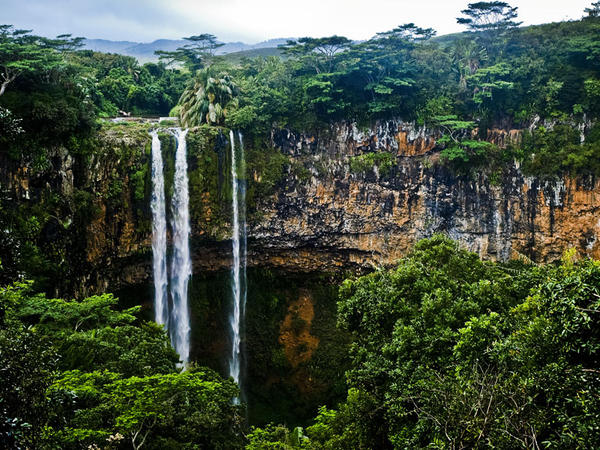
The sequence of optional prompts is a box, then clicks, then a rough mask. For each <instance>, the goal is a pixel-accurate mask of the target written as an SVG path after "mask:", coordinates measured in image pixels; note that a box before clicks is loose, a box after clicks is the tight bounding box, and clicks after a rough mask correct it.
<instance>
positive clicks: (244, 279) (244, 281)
mask: <svg viewBox="0 0 600 450" xmlns="http://www.w3.org/2000/svg"><path fill="white" fill-rule="evenodd" d="M238 138H239V140H240V170H241V172H242V174H243V179H242V181H241V182H238V185H239V196H240V200H239V205H240V220H241V223H242V225H241V232H242V239H241V252H242V256H241V263H242V270H241V277H242V279H241V289H242V305H241V311H240V313H241V315H242V324H241V326H242V330H243V329H244V328H245V317H246V300H247V297H248V295H247V294H248V278H247V276H246V260H247V253H248V244H247V241H248V232H247V229H246V157H245V155H244V138H243V136H242V132H241V131H238ZM243 351H244V349H243V348H241V349H240V353H243ZM240 378H241V377H240Z"/></svg>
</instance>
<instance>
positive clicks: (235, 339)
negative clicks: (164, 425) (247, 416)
mask: <svg viewBox="0 0 600 450" xmlns="http://www.w3.org/2000/svg"><path fill="white" fill-rule="evenodd" d="M238 137H239V142H240V146H239V156H240V165H239V166H238V163H237V155H236V146H235V135H234V132H233V131H229V144H230V149H231V210H232V238H231V241H232V255H233V265H232V268H231V276H232V279H231V295H232V308H231V314H230V316H229V326H230V328H231V355H230V359H229V376H230V377H232V378H233V380H234V381H235V382H236V383H237V384H238V386H239V387H240V396H241V398H242V399H243V398H244V389H243V385H242V361H243V357H242V342H241V341H242V330H243V326H244V324H243V321H244V315H245V314H244V312H245V311H244V310H245V307H246V305H245V303H246V301H245V300H246V282H245V278H246V277H245V273H246V220H245V206H243V205H245V203H246V198H245V187H244V183H245V182H244V180H243V179H242V180H240V178H239V173H243V172H244V171H243V169H244V152H243V139H242V135H241V133H239V134H238ZM234 401H235V402H236V403H239V399H235V400H234Z"/></svg>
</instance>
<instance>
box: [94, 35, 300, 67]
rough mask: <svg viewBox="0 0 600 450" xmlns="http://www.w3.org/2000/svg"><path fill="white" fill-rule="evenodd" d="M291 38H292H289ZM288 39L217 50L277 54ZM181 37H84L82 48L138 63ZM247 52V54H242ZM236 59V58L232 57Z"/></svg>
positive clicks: (181, 43)
mask: <svg viewBox="0 0 600 450" xmlns="http://www.w3.org/2000/svg"><path fill="white" fill-rule="evenodd" d="M289 39H292V38H289ZM287 41H288V39H287V38H286V39H284V38H279V39H269V40H268V41H263V42H259V43H258V44H245V43H244V42H227V43H225V45H223V46H222V47H220V48H219V49H218V50H217V54H218V55H228V54H233V53H235V54H236V56H237V54H240V55H239V56H238V58H241V57H242V56H250V57H251V56H258V55H259V54H264V55H267V54H278V53H279V51H278V50H277V46H278V45H281V44H285V43H286V42H287ZM187 43H188V42H187V41H184V40H183V39H157V40H156V41H153V42H147V43H143V42H131V41H109V40H106V39H86V40H85V41H84V48H85V49H88V50H94V51H97V52H103V53H119V54H121V55H127V56H133V57H134V58H137V60H138V61H139V62H140V63H145V62H153V61H154V62H155V61H158V58H157V57H156V55H155V54H154V52H155V51H156V50H163V51H173V50H175V49H177V48H178V47H182V46H184V45H185V44H187ZM261 49H268V51H266V52H259V53H257V54H253V53H252V52H253V51H257V50H261ZM244 52H248V53H247V54H242V53H244ZM234 59H237V58H234Z"/></svg>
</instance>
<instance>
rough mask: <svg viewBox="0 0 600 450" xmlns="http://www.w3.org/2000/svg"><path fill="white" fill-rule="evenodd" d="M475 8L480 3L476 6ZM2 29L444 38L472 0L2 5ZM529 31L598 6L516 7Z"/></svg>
mask: <svg viewBox="0 0 600 450" xmlns="http://www.w3.org/2000/svg"><path fill="white" fill-rule="evenodd" d="M471 1H473V0H471ZM0 3H2V8H0V14H1V16H0V23H7V24H13V25H15V26H16V27H18V28H25V29H33V30H34V33H35V34H39V35H43V36H49V37H54V36H56V35H59V34H63V33H71V34H73V35H74V36H84V37H88V38H102V39H110V40H127V41H136V42H151V41H153V40H155V39H179V38H181V37H184V36H190V35H193V34H201V33H211V34H214V35H216V36H217V37H218V38H219V39H220V40H222V41H224V42H231V41H243V42H246V43H249V44H252V43H256V42H259V41H263V40H266V39H271V38H287V37H302V36H312V37H320V36H331V35H333V34H338V35H342V36H346V37H349V38H351V39H357V40H358V39H368V38H370V37H372V36H373V35H374V34H375V33H377V32H381V31H387V30H390V29H393V28H394V27H396V26H397V25H400V24H404V23H408V22H414V23H415V24H417V25H418V26H421V27H423V28H429V27H430V28H434V29H435V30H436V31H437V32H438V35H442V34H447V33H453V32H456V31H461V30H463V27H461V26H460V25H458V24H456V17H458V15H459V13H460V10H462V9H464V8H465V7H466V6H467V3H469V0H293V1H290V0H212V1H208V0H0ZM509 3H510V4H511V5H512V6H518V7H519V19H520V20H521V21H523V22H524V24H526V25H528V24H539V23H546V22H553V21H560V20H566V19H578V18H580V17H581V16H582V15H583V10H584V9H585V8H586V7H588V6H589V5H590V4H591V3H592V0H513V1H509Z"/></svg>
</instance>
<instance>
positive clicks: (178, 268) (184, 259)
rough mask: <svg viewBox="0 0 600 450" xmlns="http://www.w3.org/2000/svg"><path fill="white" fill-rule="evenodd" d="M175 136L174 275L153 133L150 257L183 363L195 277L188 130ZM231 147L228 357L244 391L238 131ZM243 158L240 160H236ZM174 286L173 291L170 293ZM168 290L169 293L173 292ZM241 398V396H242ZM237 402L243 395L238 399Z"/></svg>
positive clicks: (158, 305) (159, 302)
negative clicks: (189, 299) (193, 270)
mask: <svg viewBox="0 0 600 450" xmlns="http://www.w3.org/2000/svg"><path fill="white" fill-rule="evenodd" d="M173 133H174V134H175V138H176V140H177V150H176V152H175V177H174V180H173V198H172V202H171V230H172V241H173V250H172V257H171V265H170V279H169V276H168V275H169V273H168V271H167V213H166V206H165V203H166V201H165V180H164V174H163V168H164V164H163V158H162V152H161V145H160V140H159V138H158V132H157V131H156V130H153V131H152V132H151V135H152V200H151V209H152V255H153V266H154V271H153V273H154V291H155V292H154V310H155V320H156V322H157V323H159V324H162V325H164V326H165V327H166V328H167V329H168V331H169V335H170V338H171V343H172V344H173V347H174V348H175V350H176V351H177V353H179V356H180V357H181V360H182V361H183V363H184V365H185V364H186V363H187V362H188V361H189V356H190V311H189V306H188V283H189V281H190V278H191V276H192V260H191V256H190V247H189V238H190V231H191V228H190V212H189V187H188V173H187V172H188V167H187V151H186V134H187V130H181V129H179V128H176V129H174V131H173ZM229 139H230V149H231V188H232V191H231V192H232V205H231V208H232V213H233V217H232V228H233V229H232V252H233V266H232V268H231V275H232V279H231V296H232V305H231V311H230V315H229V325H230V327H231V330H230V331H231V351H230V354H229V358H228V363H229V376H230V377H232V378H233V379H234V381H235V382H236V383H237V384H238V386H240V391H241V392H242V365H243V364H242V329H243V323H244V315H245V308H246V290H247V282H246V185H245V180H240V177H239V174H240V173H244V172H245V166H244V163H245V160H244V145H243V139H242V135H241V133H238V140H239V147H238V150H237V154H236V145H235V135H234V133H233V131H230V132H229ZM238 156H239V163H238ZM169 286H170V291H169V289H168V288H169ZM169 294H170V296H169ZM242 398H243V396H242ZM234 402H236V403H239V399H234Z"/></svg>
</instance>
